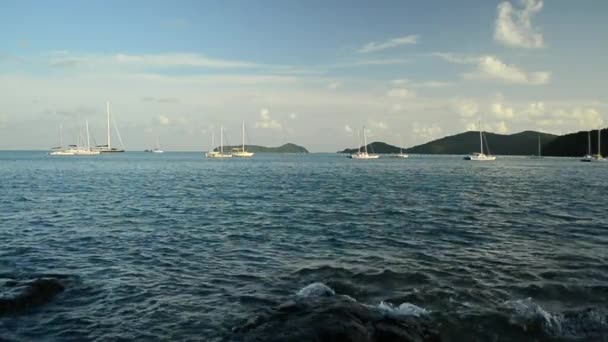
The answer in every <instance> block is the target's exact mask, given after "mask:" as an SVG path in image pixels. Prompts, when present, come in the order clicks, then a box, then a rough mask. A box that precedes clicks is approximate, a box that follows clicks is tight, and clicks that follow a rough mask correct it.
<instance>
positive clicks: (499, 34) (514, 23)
mask: <svg viewBox="0 0 608 342" xmlns="http://www.w3.org/2000/svg"><path fill="white" fill-rule="evenodd" d="M522 4H523V8H522V9H516V8H514V7H513V5H512V4H511V3H510V2H508V1H503V2H502V3H500V4H499V5H498V7H497V10H498V17H497V18H496V26H495V30H494V39H495V40H496V41H498V42H500V43H502V44H504V45H507V46H511V47H522V48H542V47H543V45H544V42H543V35H542V33H541V32H539V30H538V29H537V28H534V27H532V17H533V16H534V15H536V13H538V12H540V10H541V9H542V8H543V2H542V0H522Z"/></svg>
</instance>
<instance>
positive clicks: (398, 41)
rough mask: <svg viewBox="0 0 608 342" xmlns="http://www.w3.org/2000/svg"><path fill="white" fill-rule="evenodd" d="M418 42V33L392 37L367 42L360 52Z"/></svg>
mask: <svg viewBox="0 0 608 342" xmlns="http://www.w3.org/2000/svg"><path fill="white" fill-rule="evenodd" d="M416 43H418V36H417V35H413V34H411V35H409V36H403V37H398V38H392V39H389V40H386V41H383V42H370V43H367V44H365V45H364V46H363V47H362V48H361V49H359V52H360V53H369V52H375V51H380V50H385V49H390V48H394V47H397V46H402V45H409V44H416Z"/></svg>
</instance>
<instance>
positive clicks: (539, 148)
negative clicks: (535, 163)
mask: <svg viewBox="0 0 608 342" xmlns="http://www.w3.org/2000/svg"><path fill="white" fill-rule="evenodd" d="M530 158H532V159H540V158H542V153H541V145H540V134H539V135H538V154H537V155H531V156H530Z"/></svg>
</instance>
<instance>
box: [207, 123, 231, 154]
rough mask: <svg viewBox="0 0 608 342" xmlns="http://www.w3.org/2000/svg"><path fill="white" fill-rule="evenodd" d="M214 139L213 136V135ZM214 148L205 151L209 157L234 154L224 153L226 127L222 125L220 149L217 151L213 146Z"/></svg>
mask: <svg viewBox="0 0 608 342" xmlns="http://www.w3.org/2000/svg"><path fill="white" fill-rule="evenodd" d="M212 139H213V136H212ZM211 148H212V150H211V151H209V152H207V153H205V156H206V157H207V158H232V154H230V153H224V127H223V126H220V150H219V151H216V150H215V148H213V146H212V147H211Z"/></svg>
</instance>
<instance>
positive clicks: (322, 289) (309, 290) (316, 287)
mask: <svg viewBox="0 0 608 342" xmlns="http://www.w3.org/2000/svg"><path fill="white" fill-rule="evenodd" d="M335 294H336V291H334V290H333V289H332V288H331V287H329V286H327V285H325V284H323V283H312V284H309V285H306V286H304V287H303V288H301V289H300V291H298V293H297V294H296V295H297V296H298V297H330V296H333V295H335Z"/></svg>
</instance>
